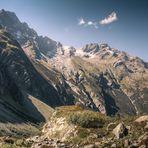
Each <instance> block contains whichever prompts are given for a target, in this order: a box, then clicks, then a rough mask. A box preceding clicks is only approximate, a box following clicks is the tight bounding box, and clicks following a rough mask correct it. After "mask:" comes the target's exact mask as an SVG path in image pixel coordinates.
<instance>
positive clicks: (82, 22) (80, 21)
mask: <svg viewBox="0 0 148 148" xmlns="http://www.w3.org/2000/svg"><path fill="white" fill-rule="evenodd" d="M85 24H86V22H85V20H84V19H83V18H81V19H79V22H78V25H85Z"/></svg>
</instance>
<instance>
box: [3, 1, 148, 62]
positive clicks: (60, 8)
mask: <svg viewBox="0 0 148 148" xmlns="http://www.w3.org/2000/svg"><path fill="white" fill-rule="evenodd" d="M0 9H5V10H9V11H13V12H15V13H16V15H17V16H18V18H19V19H20V20H21V21H22V22H27V23H28V24H29V26H30V27H31V28H33V29H35V30H36V31H37V33H38V34H39V35H43V36H48V37H49V38H51V39H53V40H56V41H60V42H61V43H62V44H63V45H65V46H74V47H77V48H78V47H83V46H84V45H85V44H88V43H99V44H100V43H108V44H109V45H110V46H111V47H113V48H117V49H120V50H122V51H126V52H128V53H129V54H131V55H133V56H139V57H141V58H142V59H144V60H145V61H148V0H0Z"/></svg>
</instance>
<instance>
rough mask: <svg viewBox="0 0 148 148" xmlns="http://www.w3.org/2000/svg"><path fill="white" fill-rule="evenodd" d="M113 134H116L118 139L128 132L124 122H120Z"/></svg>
mask: <svg viewBox="0 0 148 148" xmlns="http://www.w3.org/2000/svg"><path fill="white" fill-rule="evenodd" d="M112 132H113V134H114V135H115V136H116V138H117V139H120V138H123V137H124V136H126V135H127V134H128V129H127V128H126V127H125V125H124V124H123V123H119V124H118V125H117V126H116V127H115V128H114V129H113V131H112Z"/></svg>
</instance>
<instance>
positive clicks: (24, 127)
mask: <svg viewBox="0 0 148 148" xmlns="http://www.w3.org/2000/svg"><path fill="white" fill-rule="evenodd" d="M40 134H41V127H40V126H37V125H31V124H25V123H24V124H12V123H0V143H3V144H2V145H0V147H1V148H21V147H24V148H28V147H31V146H30V144H29V143H27V142H26V138H29V137H32V136H35V135H40Z"/></svg>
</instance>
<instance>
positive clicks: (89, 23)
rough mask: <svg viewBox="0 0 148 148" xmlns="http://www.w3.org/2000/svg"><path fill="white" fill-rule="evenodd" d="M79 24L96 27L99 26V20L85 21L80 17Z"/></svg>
mask: <svg viewBox="0 0 148 148" xmlns="http://www.w3.org/2000/svg"><path fill="white" fill-rule="evenodd" d="M78 25H80V26H85V27H86V26H92V27H94V28H96V29H97V28H98V25H97V22H95V21H85V20H84V19H83V18H81V19H79V22H78Z"/></svg>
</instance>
